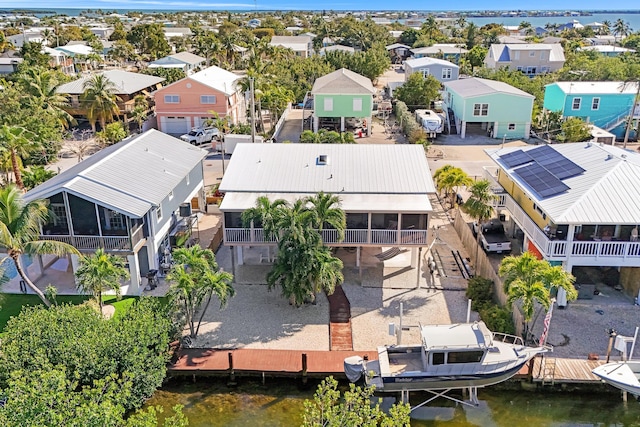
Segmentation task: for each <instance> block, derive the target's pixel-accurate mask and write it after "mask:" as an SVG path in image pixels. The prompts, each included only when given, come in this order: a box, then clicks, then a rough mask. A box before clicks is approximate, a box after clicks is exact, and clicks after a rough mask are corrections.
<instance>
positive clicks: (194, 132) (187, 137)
mask: <svg viewBox="0 0 640 427" xmlns="http://www.w3.org/2000/svg"><path fill="white" fill-rule="evenodd" d="M219 138H220V132H219V131H218V129H217V128H193V129H191V132H189V133H185V134H184V135H182V136H181V137H180V139H181V140H183V141H186V142H188V143H190V144H193V145H200V144H204V143H206V142H211V141H212V140H213V139H216V140H217V139H219Z"/></svg>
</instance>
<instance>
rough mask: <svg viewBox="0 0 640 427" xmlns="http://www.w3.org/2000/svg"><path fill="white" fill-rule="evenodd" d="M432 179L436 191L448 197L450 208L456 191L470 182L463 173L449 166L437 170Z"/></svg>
mask: <svg viewBox="0 0 640 427" xmlns="http://www.w3.org/2000/svg"><path fill="white" fill-rule="evenodd" d="M434 178H435V180H436V185H437V187H438V190H440V191H441V190H444V191H445V196H448V197H450V202H451V205H452V206H453V201H454V197H455V194H456V193H457V191H458V189H459V188H460V187H462V186H467V185H469V184H471V182H472V180H471V178H470V177H469V175H467V173H466V172H465V171H463V170H462V169H460V168H457V167H453V166H451V165H445V166H443V167H442V168H440V169H438V170H437V171H436V172H435V174H434Z"/></svg>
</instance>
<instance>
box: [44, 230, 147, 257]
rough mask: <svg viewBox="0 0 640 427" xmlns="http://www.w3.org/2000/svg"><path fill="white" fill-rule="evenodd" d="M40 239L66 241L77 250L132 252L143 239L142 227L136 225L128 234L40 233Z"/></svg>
mask: <svg viewBox="0 0 640 427" xmlns="http://www.w3.org/2000/svg"><path fill="white" fill-rule="evenodd" d="M40 240H54V241H56V242H63V243H67V244H69V245H71V246H73V247H74V248H76V249H78V250H79V251H81V252H82V251H95V250H96V249H99V248H104V249H105V250H106V251H108V252H122V251H124V252H132V251H133V250H134V249H137V247H138V244H139V243H140V242H142V241H143V240H144V234H143V231H142V227H138V229H137V230H135V231H134V232H133V233H132V235H131V239H130V238H129V236H81V235H80V236H78V235H74V236H69V235H55V234H47V235H41V236H40Z"/></svg>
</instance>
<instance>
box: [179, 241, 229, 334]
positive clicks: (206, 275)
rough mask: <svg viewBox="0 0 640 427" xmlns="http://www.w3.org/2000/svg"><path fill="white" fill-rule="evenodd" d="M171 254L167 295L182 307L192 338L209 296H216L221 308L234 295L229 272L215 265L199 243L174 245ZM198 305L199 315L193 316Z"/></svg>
mask: <svg viewBox="0 0 640 427" xmlns="http://www.w3.org/2000/svg"><path fill="white" fill-rule="evenodd" d="M172 255H173V260H174V261H175V265H174V266H173V267H172V268H171V271H169V274H168V275H167V279H168V280H169V281H170V282H172V285H171V288H170V289H169V292H168V295H169V297H170V298H171V300H172V301H173V302H174V303H175V304H177V305H178V306H180V308H181V309H182V310H183V311H184V315H185V317H186V319H187V323H188V324H189V335H190V337H191V338H196V337H197V336H198V332H199V331H200V324H201V323H202V319H203V317H204V314H205V313H206V311H207V308H208V307H209V303H210V302H211V300H212V299H213V296H215V297H216V298H218V300H219V301H220V308H223V307H224V306H225V305H226V303H227V301H228V300H229V298H231V297H233V295H235V290H234V289H233V286H232V285H231V282H232V281H233V276H232V275H231V274H230V273H227V272H225V271H222V270H220V269H219V268H218V264H217V262H216V257H215V255H214V253H213V251H211V250H210V249H202V248H201V247H200V246H199V245H196V246H192V247H190V248H180V249H176V250H175V251H174V252H173V254H172ZM205 301H206V303H205ZM203 303H205V304H204V307H202V304H203ZM200 309H201V312H200V317H199V318H198V319H196V317H197V314H198V310H200Z"/></svg>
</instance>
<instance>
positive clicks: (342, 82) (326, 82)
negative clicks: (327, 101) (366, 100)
mask: <svg viewBox="0 0 640 427" xmlns="http://www.w3.org/2000/svg"><path fill="white" fill-rule="evenodd" d="M311 93H313V94H320V95H322V94H326V95H334V94H341V95H345V94H348V95H356V94H367V95H370V94H375V93H376V90H375V88H374V87H373V84H372V83H371V80H369V79H368V78H366V77H365V76H361V75H360V74H358V73H354V72H353V71H351V70H347V69H346V68H341V69H339V70H336V71H334V72H333V73H329V74H327V75H325V76H322V77H319V78H317V79H316V81H315V82H314V83H313V88H312V89H311Z"/></svg>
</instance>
